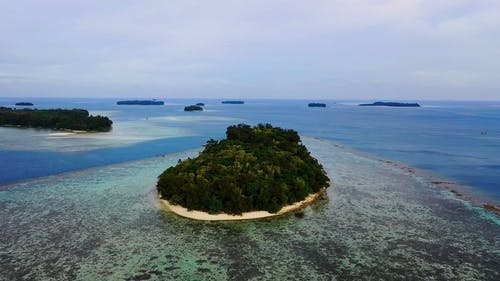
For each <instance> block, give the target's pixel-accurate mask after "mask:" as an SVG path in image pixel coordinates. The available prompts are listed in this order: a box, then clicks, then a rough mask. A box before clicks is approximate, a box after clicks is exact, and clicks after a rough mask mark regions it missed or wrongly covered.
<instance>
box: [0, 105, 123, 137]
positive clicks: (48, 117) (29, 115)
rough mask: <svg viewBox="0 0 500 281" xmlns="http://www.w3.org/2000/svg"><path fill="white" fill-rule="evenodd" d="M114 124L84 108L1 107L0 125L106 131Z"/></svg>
mask: <svg viewBox="0 0 500 281" xmlns="http://www.w3.org/2000/svg"><path fill="white" fill-rule="evenodd" d="M112 124H113V122H112V121H111V120H110V119H109V118H108V117H103V116H90V115H89V112H88V111H87V110H84V109H27V108H24V109H12V108H7V107H0V126H17V127H25V128H44V129H55V130H73V131H85V132H89V131H95V132H105V131H109V130H111V125H112Z"/></svg>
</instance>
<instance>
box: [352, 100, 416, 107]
mask: <svg viewBox="0 0 500 281" xmlns="http://www.w3.org/2000/svg"><path fill="white" fill-rule="evenodd" d="M359 106H394V107H420V104H418V103H404V102H383V101H377V102H374V103H362V104H359Z"/></svg>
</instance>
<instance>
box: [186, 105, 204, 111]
mask: <svg viewBox="0 0 500 281" xmlns="http://www.w3.org/2000/svg"><path fill="white" fill-rule="evenodd" d="M184 111H203V107H201V106H199V105H190V106H186V107H184Z"/></svg>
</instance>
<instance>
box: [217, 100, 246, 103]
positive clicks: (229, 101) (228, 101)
mask: <svg viewBox="0 0 500 281" xmlns="http://www.w3.org/2000/svg"><path fill="white" fill-rule="evenodd" d="M222 103H223V104H244V103H245V102H244V101H242V100H225V101H222Z"/></svg>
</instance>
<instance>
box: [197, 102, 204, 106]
mask: <svg viewBox="0 0 500 281" xmlns="http://www.w3.org/2000/svg"><path fill="white" fill-rule="evenodd" d="M196 105H197V106H205V104H204V103H202V102H199V103H197V104H196Z"/></svg>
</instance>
